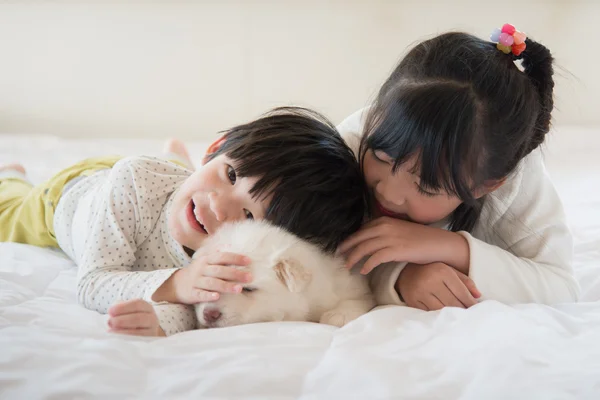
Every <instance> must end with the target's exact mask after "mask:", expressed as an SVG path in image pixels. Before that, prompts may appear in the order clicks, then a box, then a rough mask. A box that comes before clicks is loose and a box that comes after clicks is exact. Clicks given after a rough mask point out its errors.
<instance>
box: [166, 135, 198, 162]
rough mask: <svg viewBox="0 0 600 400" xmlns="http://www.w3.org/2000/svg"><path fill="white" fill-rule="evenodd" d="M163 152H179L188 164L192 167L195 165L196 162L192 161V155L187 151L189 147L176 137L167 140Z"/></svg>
mask: <svg viewBox="0 0 600 400" xmlns="http://www.w3.org/2000/svg"><path fill="white" fill-rule="evenodd" d="M163 153H166V154H177V155H178V156H179V157H181V158H182V159H184V160H185V162H186V164H188V165H189V166H190V167H193V166H194V163H193V162H192V159H191V158H190V155H189V153H188V151H187V148H186V147H185V144H183V142H182V141H181V140H179V139H175V138H170V139H167V141H166V142H165V145H164V146H163Z"/></svg>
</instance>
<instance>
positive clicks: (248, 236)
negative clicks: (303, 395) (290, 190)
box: [194, 220, 375, 327]
mask: <svg viewBox="0 0 600 400" xmlns="http://www.w3.org/2000/svg"><path fill="white" fill-rule="evenodd" d="M215 250H220V251H224V252H232V253H236V254H242V255H246V256H248V257H250V259H251V260H252V263H251V265H250V266H249V267H248V269H249V271H250V272H251V274H252V276H253V281H252V282H250V283H249V284H246V285H245V287H250V288H254V289H255V290H254V291H253V292H242V293H240V294H221V297H220V298H219V300H217V301H215V302H208V303H200V304H198V305H196V315H197V317H198V323H199V326H200V327H224V326H232V325H240V324H248V323H254V322H268V321H312V322H321V323H325V324H330V325H335V326H342V325H344V324H346V323H348V322H350V321H352V320H353V319H356V318H358V317H359V316H361V315H363V314H365V313H367V312H368V311H369V310H371V309H372V308H373V307H374V306H375V301H374V300H373V296H372V294H371V291H370V289H369V285H368V282H367V280H366V277H364V276H362V275H360V274H356V273H351V272H350V271H348V270H347V269H345V268H344V262H343V260H342V259H341V258H340V257H335V256H332V255H329V254H326V253H324V252H323V251H321V250H320V249H319V248H318V247H317V246H315V245H313V244H311V243H308V242H306V241H303V240H301V239H299V238H298V237H296V236H295V235H292V234H291V233H289V232H287V231H285V230H284V229H281V228H278V227H275V226H273V225H271V224H269V223H267V222H264V221H250V220H248V221H243V222H236V223H231V224H225V225H223V226H222V227H221V228H220V229H219V230H218V231H217V232H215V233H214V234H213V235H211V236H210V237H209V238H208V239H207V240H206V241H205V242H204V243H203V245H202V249H201V251H199V252H197V253H196V254H195V255H194V257H196V256H198V255H200V254H202V253H205V252H206V251H215ZM214 309H216V310H218V311H219V312H220V313H221V317H220V318H219V319H218V320H217V321H215V322H214V323H210V322H207V320H206V318H205V317H204V311H205V310H209V311H210V310H214Z"/></svg>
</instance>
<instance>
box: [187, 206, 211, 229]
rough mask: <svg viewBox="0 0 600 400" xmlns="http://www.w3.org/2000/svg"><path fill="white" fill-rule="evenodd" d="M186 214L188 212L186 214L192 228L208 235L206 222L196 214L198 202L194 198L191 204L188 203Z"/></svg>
mask: <svg viewBox="0 0 600 400" xmlns="http://www.w3.org/2000/svg"><path fill="white" fill-rule="evenodd" d="M186 214H187V215H186V216H187V220H188V222H189V224H190V225H191V227H192V228H194V229H195V230H197V231H198V232H200V233H203V234H205V235H208V231H207V230H206V228H205V227H204V224H203V223H202V221H201V220H200V218H199V217H198V215H197V214H196V204H195V203H194V200H191V201H190V204H189V205H188V208H187V213H186Z"/></svg>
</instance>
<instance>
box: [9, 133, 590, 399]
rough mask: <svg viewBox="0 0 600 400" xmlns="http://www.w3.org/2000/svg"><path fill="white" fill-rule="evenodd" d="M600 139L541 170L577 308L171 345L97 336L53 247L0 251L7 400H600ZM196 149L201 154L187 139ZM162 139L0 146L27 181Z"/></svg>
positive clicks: (489, 306) (253, 333)
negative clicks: (566, 227)
mask: <svg viewBox="0 0 600 400" xmlns="http://www.w3.org/2000/svg"><path fill="white" fill-rule="evenodd" d="M599 133H600V130H599V129H583V128H569V127H565V128H562V129H557V132H556V133H555V135H554V137H553V138H552V139H551V140H550V141H549V146H548V148H547V150H546V155H547V166H548V169H549V171H550V172H551V174H552V176H553V178H554V179H555V182H556V185H557V188H558V189H559V191H560V193H561V196H562V197H563V199H564V202H565V206H566V209H567V214H568V217H569V219H570V223H571V227H572V229H573V233H574V235H575V240H576V260H575V266H576V269H577V274H578V277H579V280H580V282H581V285H582V288H583V290H584V296H583V302H582V303H579V304H565V305H560V306H556V307H553V308H551V307H546V306H540V305H521V306H515V307H509V306H505V305H502V304H499V303H497V302H491V301H490V302H484V303H481V304H478V305H477V306H475V307H473V308H471V309H469V310H459V309H445V310H442V311H440V312H431V313H426V312H422V311H419V310H415V309H409V308H402V307H385V308H381V309H378V310H375V311H373V312H371V313H369V314H367V315H365V316H363V317H362V318H360V319H359V320H357V321H355V322H353V323H351V324H349V325H347V326H346V327H344V328H342V329H336V328H333V327H329V326H325V325H318V324H309V323H269V324H256V325H247V326H241V327H234V328H227V329H215V330H204V331H193V332H187V333H184V334H181V335H177V336H174V337H170V338H166V339H147V338H134V337H125V336H118V335H111V334H108V333H106V332H105V331H106V319H105V316H102V315H99V314H97V313H95V312H92V311H88V310H86V309H84V308H82V307H80V306H78V305H77V304H76V302H75V294H74V287H75V270H74V266H73V264H72V263H71V262H70V261H69V260H67V259H66V258H65V257H64V256H63V255H62V254H61V253H60V252H58V251H51V250H47V249H40V248H35V247H31V246H26V245H20V244H7V243H2V244H0V398H3V399H4V398H6V399H42V398H43V399H50V398H52V399H74V398H77V399H79V398H123V399H125V398H144V399H148V398H219V399H224V398H258V399H271V398H277V399H279V398H282V399H283V398H286V399H287V398H297V399H341V398H356V399H366V398H368V399H400V398H402V399H417V398H418V399H455V398H463V399H508V398H511V399H513V398H514V399H517V398H518V399H599V398H600V302H596V301H598V300H600V185H598V177H600V135H599ZM190 145H191V148H192V152H193V154H196V155H198V154H201V152H202V151H203V150H204V148H205V147H206V144H205V143H191V144H190ZM160 147H161V143H160V142H157V141H140V140H137V141H116V140H110V141H109V140H93V141H90V140H67V139H58V138H54V137H51V136H45V135H38V136H25V137H23V136H16V135H0V162H1V163H4V162H8V161H22V162H23V163H24V164H25V165H26V167H27V168H28V169H29V172H30V176H31V177H32V180H33V181H34V182H39V181H40V180H42V179H43V178H45V177H47V176H49V175H50V174H51V173H52V172H54V171H56V170H58V169H60V168H62V167H63V166H65V165H68V164H69V163H71V162H73V161H76V160H78V159H80V158H82V157H87V156H91V155H98V154H107V153H121V154H140V153H147V154H148V153H151V154H157V153H158V152H159V151H160Z"/></svg>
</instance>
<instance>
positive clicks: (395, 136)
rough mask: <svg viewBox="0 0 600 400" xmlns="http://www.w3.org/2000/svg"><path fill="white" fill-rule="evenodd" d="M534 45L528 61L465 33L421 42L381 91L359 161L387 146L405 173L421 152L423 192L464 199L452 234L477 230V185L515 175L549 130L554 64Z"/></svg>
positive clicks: (528, 51)
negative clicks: (404, 166) (441, 192)
mask: <svg viewBox="0 0 600 400" xmlns="http://www.w3.org/2000/svg"><path fill="white" fill-rule="evenodd" d="M525 43H526V46H527V48H526V50H525V51H524V52H523V53H521V56H520V57H514V56H512V55H506V54H504V53H503V52H501V51H499V50H498V49H497V48H496V44H495V43H491V42H488V41H485V40H481V39H479V38H477V37H474V36H472V35H469V34H466V33H446V34H442V35H440V36H437V37H435V38H433V39H431V40H427V41H424V42H422V43H420V44H419V45H417V46H416V47H415V48H413V49H412V50H411V51H410V52H409V53H408V54H407V55H406V57H405V58H404V59H403V60H402V61H401V62H400V64H399V65H398V66H397V67H396V69H395V70H394V71H393V73H392V74H391V76H390V77H389V78H388V79H387V81H386V82H385V84H384V85H383V86H382V88H381V90H380V91H379V93H378V96H377V99H376V101H375V102H374V104H373V107H372V108H371V109H370V111H369V114H368V116H367V120H366V124H365V135H364V136H363V140H362V143H361V149H360V159H361V160H363V159H364V155H365V153H366V151H367V150H368V149H372V150H380V151H383V152H385V153H386V154H388V155H389V156H390V157H392V158H393V159H394V160H395V164H394V168H398V167H399V166H400V165H402V164H403V163H404V162H406V161H407V160H408V159H409V158H410V157H411V156H412V155H416V156H417V162H416V163H415V166H414V169H415V172H416V171H417V170H418V172H419V174H420V179H421V185H422V186H423V187H424V188H429V189H431V190H432V191H435V190H440V189H441V190H444V191H446V192H448V193H450V194H454V195H456V196H458V197H459V198H460V199H461V200H462V201H463V203H462V204H461V205H460V206H459V207H458V208H457V209H456V210H455V212H454V213H453V215H452V220H451V223H450V229H451V230H453V231H459V230H465V231H470V230H472V229H473V227H474V225H475V223H476V222H477V219H478V218H479V215H480V213H481V208H482V206H483V197H482V198H480V199H475V198H474V197H473V194H472V193H473V189H475V188H477V187H481V186H482V185H483V184H484V183H485V182H486V181H493V180H501V179H503V178H506V177H508V176H509V175H510V174H511V173H512V172H513V171H514V170H515V169H516V167H517V165H518V164H519V162H520V161H521V160H522V159H523V158H524V157H525V156H526V155H528V154H529V153H530V152H531V151H533V150H534V149H535V148H537V147H538V146H539V145H540V144H541V143H542V142H543V141H544V138H545V135H546V133H547V132H548V131H549V130H550V117H551V112H552V108H553V93H552V92H553V88H554V81H553V79H552V74H553V68H552V62H553V58H552V56H551V54H550V51H549V50H548V49H547V48H546V47H544V46H543V45H541V44H539V43H537V42H535V41H533V40H531V39H527V40H526V42H525ZM516 59H522V66H523V69H524V71H523V72H522V71H520V70H519V68H518V67H517V66H516V65H515V63H514V61H515V60H516Z"/></svg>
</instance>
